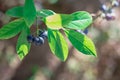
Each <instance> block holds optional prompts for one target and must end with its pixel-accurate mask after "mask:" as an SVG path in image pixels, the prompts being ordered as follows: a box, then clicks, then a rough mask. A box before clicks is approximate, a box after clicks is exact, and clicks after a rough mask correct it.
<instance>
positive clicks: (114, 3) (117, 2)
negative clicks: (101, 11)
mask: <svg viewBox="0 0 120 80" xmlns="http://www.w3.org/2000/svg"><path fill="white" fill-rule="evenodd" d="M112 5H113V7H118V6H119V5H120V3H119V1H117V0H114V1H113V2H112Z"/></svg>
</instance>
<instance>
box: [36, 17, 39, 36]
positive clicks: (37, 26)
mask: <svg viewBox="0 0 120 80" xmlns="http://www.w3.org/2000/svg"><path fill="white" fill-rule="evenodd" d="M36 28H37V31H36V32H37V36H38V35H39V25H38V18H37V17H36Z"/></svg>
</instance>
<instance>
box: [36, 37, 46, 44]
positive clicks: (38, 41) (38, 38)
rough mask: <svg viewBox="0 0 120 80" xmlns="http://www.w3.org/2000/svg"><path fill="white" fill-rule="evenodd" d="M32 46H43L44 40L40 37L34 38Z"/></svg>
mask: <svg viewBox="0 0 120 80" xmlns="http://www.w3.org/2000/svg"><path fill="white" fill-rule="evenodd" d="M34 44H35V45H41V44H44V39H43V38H42V37H35V38H34Z"/></svg>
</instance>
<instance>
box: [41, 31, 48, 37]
mask: <svg viewBox="0 0 120 80" xmlns="http://www.w3.org/2000/svg"><path fill="white" fill-rule="evenodd" d="M39 36H40V37H42V38H43V39H46V38H47V31H43V32H41V33H40V35H39Z"/></svg>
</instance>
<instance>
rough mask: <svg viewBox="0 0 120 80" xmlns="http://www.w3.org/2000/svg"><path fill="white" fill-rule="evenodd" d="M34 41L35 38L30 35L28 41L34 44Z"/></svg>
mask: <svg viewBox="0 0 120 80" xmlns="http://www.w3.org/2000/svg"><path fill="white" fill-rule="evenodd" d="M33 39H34V37H33V35H28V36H27V40H28V42H30V43H31V42H33Z"/></svg>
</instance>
